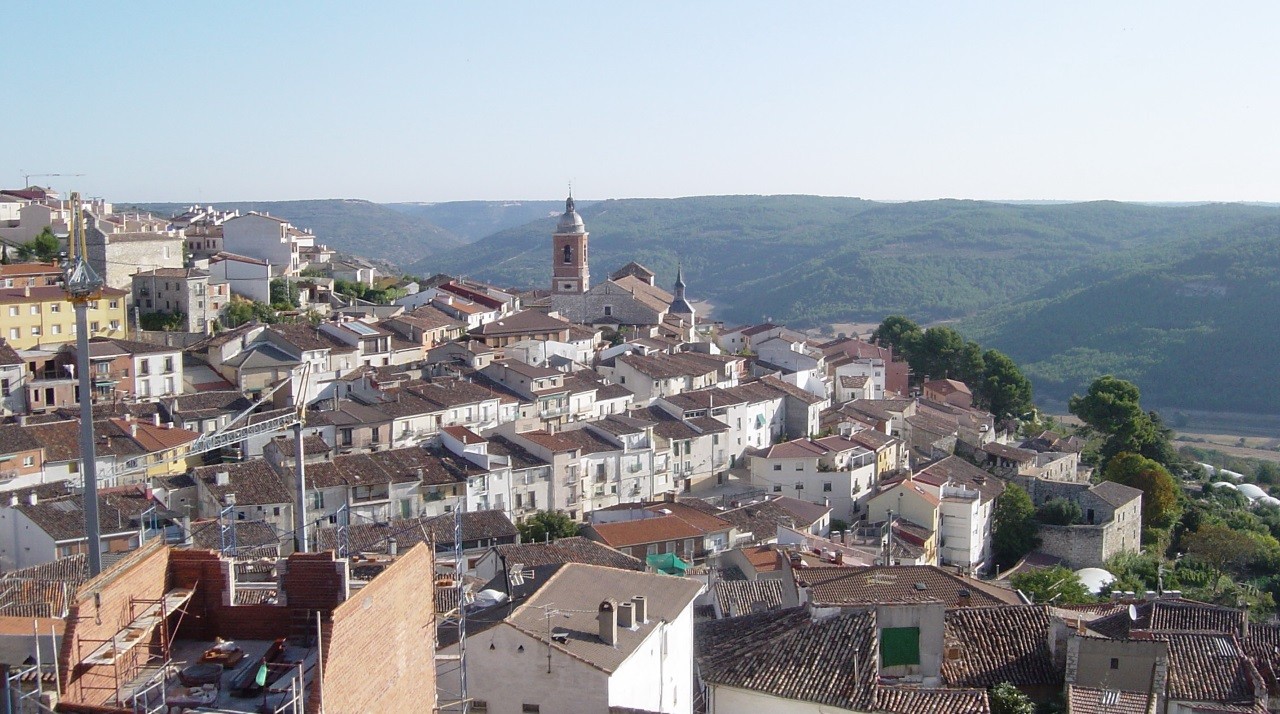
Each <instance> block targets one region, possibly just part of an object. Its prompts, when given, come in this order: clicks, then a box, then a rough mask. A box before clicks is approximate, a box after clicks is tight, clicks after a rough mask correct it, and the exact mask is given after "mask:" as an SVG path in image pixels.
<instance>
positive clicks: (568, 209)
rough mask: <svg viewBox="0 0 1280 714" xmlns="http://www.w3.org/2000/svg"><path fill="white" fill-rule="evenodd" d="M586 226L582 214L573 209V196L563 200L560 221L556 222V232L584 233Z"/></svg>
mask: <svg viewBox="0 0 1280 714" xmlns="http://www.w3.org/2000/svg"><path fill="white" fill-rule="evenodd" d="M586 231H587V226H586V224H584V223H583V222H582V216H579V215H578V212H577V211H575V210H574V209H573V196H570V197H569V200H567V201H565V202H564V213H562V214H560V222H559V223H558V224H556V233H585V232H586Z"/></svg>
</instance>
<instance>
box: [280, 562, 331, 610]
mask: <svg viewBox="0 0 1280 714" xmlns="http://www.w3.org/2000/svg"><path fill="white" fill-rule="evenodd" d="M347 580H348V572H347V561H345V560H338V559H337V556H335V555H334V552H333V551H331V550H328V551H325V552H323V553H294V554H293V555H290V556H289V558H288V560H286V561H285V563H284V565H283V567H281V568H280V583H281V586H282V587H281V590H282V592H281V593H280V603H281V604H282V605H288V606H289V607H291V608H302V609H307V610H326V611H328V610H332V609H334V608H335V607H337V606H338V605H340V604H341V603H342V601H343V600H346V598H347Z"/></svg>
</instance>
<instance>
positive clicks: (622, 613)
mask: <svg viewBox="0 0 1280 714" xmlns="http://www.w3.org/2000/svg"><path fill="white" fill-rule="evenodd" d="M635 626H636V604H635V603H634V602H624V603H622V604H620V605H618V627H624V628H626V629H628V630H629V629H631V628H633V627H635Z"/></svg>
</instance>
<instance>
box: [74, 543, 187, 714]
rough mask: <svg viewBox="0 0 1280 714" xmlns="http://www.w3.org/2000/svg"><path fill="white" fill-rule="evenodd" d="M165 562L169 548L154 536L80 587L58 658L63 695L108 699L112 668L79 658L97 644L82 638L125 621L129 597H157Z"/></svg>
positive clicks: (141, 648)
mask: <svg viewBox="0 0 1280 714" xmlns="http://www.w3.org/2000/svg"><path fill="white" fill-rule="evenodd" d="M168 565H169V549H168V548H167V547H166V546H165V545H164V544H163V543H162V542H161V541H160V539H155V540H152V541H151V542H150V543H147V544H146V545H145V546H143V547H142V548H140V549H138V550H137V551H135V552H134V553H132V554H130V555H129V556H126V557H125V558H124V559H123V560H121V561H120V562H119V563H117V564H116V565H115V566H113V567H111V568H109V569H107V570H105V571H104V572H103V573H102V574H100V575H99V576H98V577H96V578H94V579H92V580H90V581H88V582H86V583H85V584H84V585H82V586H80V589H79V590H78V591H77V592H76V596H75V599H74V601H73V603H72V605H71V608H70V610H71V612H70V614H69V615H68V617H67V630H66V634H65V636H64V637H63V640H62V652H61V654H60V656H59V658H58V659H59V661H58V666H59V667H60V668H61V671H62V672H63V673H64V674H63V676H64V678H65V679H64V681H65V684H64V687H63V698H64V699H66V700H70V701H73V702H82V703H85V704H105V703H106V702H107V701H108V700H109V699H114V688H115V684H116V680H115V676H114V672H113V668H112V667H110V666H101V665H99V666H89V665H83V664H81V663H80V662H81V659H82V658H83V657H87V656H88V655H89V654H90V653H91V652H92V651H93V649H94V648H95V647H97V646H98V644H100V643H97V642H85V640H106V639H109V638H111V637H113V636H114V635H115V634H116V633H117V632H119V630H120V629H121V628H122V627H124V626H125V625H126V624H128V622H129V620H130V610H129V600H130V597H133V598H149V599H159V598H161V597H163V596H164V593H165V592H166V590H167V589H168V587H167V586H168V577H167V575H168V572H167V571H168ZM153 637H154V635H153ZM146 649H147V648H146V646H145V645H143V644H139V645H137V646H136V647H135V648H134V652H138V653H144V652H145V651H146ZM131 654H132V653H131ZM108 690H110V691H108Z"/></svg>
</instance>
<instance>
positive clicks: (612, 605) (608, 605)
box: [596, 598, 618, 647]
mask: <svg viewBox="0 0 1280 714" xmlns="http://www.w3.org/2000/svg"><path fill="white" fill-rule="evenodd" d="M596 621H597V622H599V623H600V641H601V642H603V643H605V644H606V645H609V646H610V647H614V646H616V645H617V644H618V601H616V600H614V599H613V598H609V599H607V600H604V601H602V602H601V603H600V608H599V610H598V611H597V613H596Z"/></svg>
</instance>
